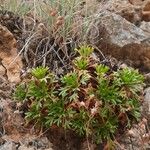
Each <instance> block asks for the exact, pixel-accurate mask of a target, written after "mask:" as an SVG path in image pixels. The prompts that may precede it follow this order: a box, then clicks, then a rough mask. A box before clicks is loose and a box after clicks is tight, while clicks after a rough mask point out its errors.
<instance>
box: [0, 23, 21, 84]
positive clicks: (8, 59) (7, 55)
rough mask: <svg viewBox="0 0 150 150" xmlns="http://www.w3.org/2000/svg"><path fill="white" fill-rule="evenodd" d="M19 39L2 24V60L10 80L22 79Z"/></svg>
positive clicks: (0, 52) (0, 31)
mask: <svg viewBox="0 0 150 150" xmlns="http://www.w3.org/2000/svg"><path fill="white" fill-rule="evenodd" d="M17 55H18V54H17V41H16V39H15V38H14V36H13V34H12V33H11V32H10V31H9V30H8V29H7V28H6V27H4V26H2V25H0V60H1V65H2V66H3V67H4V68H5V69H6V75H7V78H8V80H9V81H10V82H15V83H17V82H19V81H20V71H21V69H22V66H23V64H22V61H21V58H20V56H17Z"/></svg>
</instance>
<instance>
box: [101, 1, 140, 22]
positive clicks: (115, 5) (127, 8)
mask: <svg viewBox="0 0 150 150" xmlns="http://www.w3.org/2000/svg"><path fill="white" fill-rule="evenodd" d="M100 10H104V11H105V10H108V11H110V12H112V13H115V14H118V15H120V16H122V17H123V18H125V19H126V20H128V21H129V22H132V23H134V24H135V25H139V23H140V22H141V20H142V6H141V5H133V4H131V3H130V2H129V1H128V0H121V1H120V0H108V1H106V2H105V3H104V4H103V5H102V6H101V8H100Z"/></svg>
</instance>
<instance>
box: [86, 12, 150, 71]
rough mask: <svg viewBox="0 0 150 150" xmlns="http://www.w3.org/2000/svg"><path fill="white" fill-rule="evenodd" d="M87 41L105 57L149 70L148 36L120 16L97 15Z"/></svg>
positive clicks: (149, 51)
mask: <svg viewBox="0 0 150 150" xmlns="http://www.w3.org/2000/svg"><path fill="white" fill-rule="evenodd" d="M88 41H89V43H92V44H93V45H96V46H97V47H98V48H99V49H100V50H101V51H102V52H103V53H104V54H105V55H111V56H113V57H115V58H117V59H118V60H123V61H125V62H126V63H128V64H130V65H132V66H134V67H137V68H140V69H142V70H150V34H149V32H146V31H143V30H142V29H140V28H139V27H137V26H135V25H134V24H132V23H131V22H129V21H127V20H126V19H124V18H123V17H122V16H120V15H118V14H115V13H113V12H110V11H108V10H103V11H101V12H99V13H98V14H97V19H95V21H94V22H93V24H92V26H91V29H90V31H89V33H88Z"/></svg>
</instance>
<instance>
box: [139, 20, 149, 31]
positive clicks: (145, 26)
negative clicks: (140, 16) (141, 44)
mask: <svg viewBox="0 0 150 150" xmlns="http://www.w3.org/2000/svg"><path fill="white" fill-rule="evenodd" d="M140 28H141V29H142V30H143V31H146V32H149V33H150V22H146V21H142V22H141V25H140Z"/></svg>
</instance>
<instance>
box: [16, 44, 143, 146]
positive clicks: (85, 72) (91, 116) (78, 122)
mask: <svg viewBox="0 0 150 150" xmlns="http://www.w3.org/2000/svg"><path fill="white" fill-rule="evenodd" d="M76 51H77V52H78V53H79V56H78V57H76V58H75V59H74V60H73V62H72V64H73V69H72V71H70V72H69V73H67V74H65V75H63V76H62V77H60V78H57V77H55V75H54V74H53V73H51V72H50V71H49V69H48V68H44V67H37V68H35V69H33V70H32V72H31V76H32V77H31V79H29V80H28V81H26V82H25V83H22V84H20V85H19V86H18V87H17V88H16V91H15V94H14V96H15V99H16V100H19V101H21V102H26V103H27V106H28V111H27V112H26V114H25V115H26V119H27V120H28V121H29V122H31V121H32V122H34V123H36V124H39V125H40V126H43V127H46V128H49V127H52V126H57V127H63V128H64V129H70V130H73V131H75V132H77V133H78V134H79V135H83V136H86V137H88V138H92V139H93V140H95V141H96V142H97V143H99V142H102V141H107V142H109V146H110V145H112V143H111V142H112V140H114V139H115V135H116V134H117V133H118V132H119V130H121V129H122V130H123V129H125V128H127V127H130V126H131V125H132V122H133V121H135V120H138V119H139V118H140V104H141V98H142V89H143V86H144V84H143V80H144V78H143V76H142V75H141V74H139V72H138V71H137V70H134V69H132V68H128V67H127V68H123V69H119V70H117V71H113V70H112V69H111V68H109V67H108V66H105V65H102V64H99V63H98V62H96V61H95V60H94V59H93V58H92V57H91V54H92V52H93V48H91V47H89V46H81V47H80V48H79V49H76ZM107 144H108V143H107Z"/></svg>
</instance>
